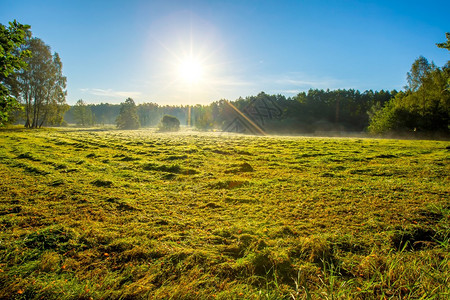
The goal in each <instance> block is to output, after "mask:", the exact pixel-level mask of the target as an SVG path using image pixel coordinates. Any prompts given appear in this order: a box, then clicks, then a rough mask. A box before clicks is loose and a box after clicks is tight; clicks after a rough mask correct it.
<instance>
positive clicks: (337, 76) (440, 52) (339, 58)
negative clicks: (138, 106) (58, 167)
mask: <svg viewBox="0 0 450 300" xmlns="http://www.w3.org/2000/svg"><path fill="white" fill-rule="evenodd" d="M449 12H450V2H449V1H432V0H431V1H414V0H413V1H395V0H394V1H392V0H390V1H384V0H380V1H350V0H349V1H346V0H342V1H332V0H331V1H321V0H309V1H306V0H296V1H294V0H292V1H288V0H278V1H276V0H274V1H264V0H260V1H253V0H240V1H238V0H215V1H214V0H209V1H201V0H198V1H194V0H191V1H190V0H184V1H181V0H180V1H177V0H165V1H157V0H155V1H137V0H123V1H118V0H108V1H100V0H88V1H85V0H76V1H63V0H60V1H46V0H40V1H31V0H21V1H17V0H12V1H10V0H0V23H2V24H7V23H8V22H10V21H12V20H14V19H16V20H17V21H18V22H20V23H22V24H29V25H31V31H32V33H33V36H35V37H38V38H40V39H42V40H43V41H44V42H45V43H46V44H48V45H49V46H50V47H51V49H52V51H53V52H57V53H58V54H59V55H60V57H61V60H62V62H63V74H64V75H65V76H66V77H67V102H68V103H69V104H70V105H73V104H75V103H76V101H77V100H78V99H83V100H84V101H85V102H87V103H102V102H103V103H121V102H123V101H125V99H126V98H128V97H131V98H133V99H134V100H135V101H136V103H143V102H154V103H158V104H160V105H166V104H170V105H188V104H189V105H193V104H209V103H211V102H214V101H218V100H220V99H227V100H235V99H237V98H239V97H244V98H245V97H246V96H252V95H257V94H258V93H260V92H261V91H264V92H265V93H267V94H282V95H285V96H287V97H292V96H295V95H297V94H298V93H299V92H302V91H305V92H307V91H308V90H309V89H330V90H333V89H357V90H360V91H364V90H370V89H371V90H381V89H384V90H393V89H396V90H401V89H403V86H404V85H405V84H406V73H407V72H408V71H409V70H410V68H411V64H412V63H413V62H414V60H415V59H417V58H418V57H419V56H420V55H422V56H424V57H426V58H427V59H428V60H429V61H433V62H434V63H435V64H436V65H437V66H440V67H441V66H443V65H444V64H445V63H446V62H447V61H448V60H450V54H449V51H447V50H444V49H439V48H437V47H436V43H439V42H444V41H445V32H450V17H449Z"/></svg>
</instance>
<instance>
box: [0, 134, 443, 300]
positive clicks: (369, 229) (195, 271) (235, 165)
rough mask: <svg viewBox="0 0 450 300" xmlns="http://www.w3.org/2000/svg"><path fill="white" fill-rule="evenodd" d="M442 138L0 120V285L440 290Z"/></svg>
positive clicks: (254, 292) (61, 292)
mask: <svg viewBox="0 0 450 300" xmlns="http://www.w3.org/2000/svg"><path fill="white" fill-rule="evenodd" d="M447 146H448V143H447V142H439V141H401V140H381V139H346V138H340V139H332V138H301V137H298V138H296V137H289V138H288V137H250V136H240V135H230V134H221V133H217V134H203V133H195V132H190V133H186V132H181V133H173V134H161V133H156V132H153V131H146V130H139V131H134V132H132V133H130V132H126V131H116V130H111V131H95V130H92V131H89V130H85V131H77V130H67V131H64V130H43V131H23V130H3V131H0V176H1V178H2V180H1V181H0V227H1V233H0V281H1V282H2V284H1V289H0V298H26V299H30V298H31V299H33V298H35V299H40V298H42V297H43V298H46V299H51V298H53V299H73V298H87V299H89V298H90V297H92V298H94V299H109V298H112V299H119V298H130V299H131V298H136V299H147V298H157V299H158V298H160V299H167V298H175V299H177V298H206V299H208V298H209V299H215V298H222V299H230V298H231V299H233V298H242V299H249V298H256V299H279V298H286V299H288V298H290V299H308V298H313V299H315V298H329V299H331V298H334V299H338V298H356V299H370V298H373V299H379V298H383V297H386V298H390V297H395V298H399V297H400V298H411V299H416V298H421V297H424V298H433V297H437V298H439V297H441V298H445V297H446V295H447V296H448V293H449V287H448V285H449V282H448V278H449V277H450V276H449V255H448V253H449V252H448V250H449V246H448V245H449V244H448V236H449V225H448V224H449V191H448V186H449V174H450V172H449V169H450V167H449V165H450V164H449V151H448V150H447V149H446V147H447Z"/></svg>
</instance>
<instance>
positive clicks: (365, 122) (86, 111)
mask: <svg viewBox="0 0 450 300" xmlns="http://www.w3.org/2000/svg"><path fill="white" fill-rule="evenodd" d="M396 94H397V92H396V91H383V90H382V91H375V92H374V91H365V92H363V93H361V92H359V91H357V90H353V89H350V90H333V91H330V90H326V91H325V90H318V89H311V90H309V91H308V92H307V93H305V92H302V93H299V94H298V95H297V96H295V97H292V98H291V97H285V96H283V95H268V94H266V93H264V92H261V93H259V94H258V95H257V96H250V97H246V98H239V99H237V100H235V101H228V100H220V101H216V102H213V103H211V104H209V105H195V106H191V107H189V106H169V105H165V106H160V105H158V104H155V103H143V104H139V105H136V113H137V116H138V119H139V123H140V127H154V126H157V125H158V124H159V122H160V120H161V119H162V117H163V116H164V115H172V116H175V117H176V118H178V119H179V120H180V123H181V124H184V125H188V118H189V115H190V125H192V126H194V127H196V128H198V129H201V130H210V129H218V130H226V131H236V132H246V133H258V132H259V130H262V131H264V132H267V133H276V132H278V133H279V132H282V133H310V132H316V131H358V132H360V131H363V130H364V129H365V128H367V127H368V126H369V112H370V109H371V108H372V107H382V106H383V105H384V104H385V103H386V102H388V101H389V100H390V99H391V98H392V97H394V96H395V95H396ZM123 105H124V103H122V104H103V103H102V104H85V103H84V101H82V100H80V101H78V103H77V104H76V105H75V106H72V107H71V108H70V109H69V110H68V111H67V113H66V114H65V116H64V118H65V120H66V122H68V123H76V124H78V125H82V126H90V125H94V124H117V120H118V117H119V114H120V110H121V107H122V106H123Z"/></svg>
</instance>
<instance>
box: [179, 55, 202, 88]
mask: <svg viewBox="0 0 450 300" xmlns="http://www.w3.org/2000/svg"><path fill="white" fill-rule="evenodd" d="M178 73H179V76H180V78H181V79H182V80H183V81H184V82H186V83H188V84H195V83H198V82H199V81H200V80H201V79H202V77H203V66H202V63H201V62H200V61H199V60H196V59H194V58H187V59H185V60H183V61H181V62H180V64H179V66H178Z"/></svg>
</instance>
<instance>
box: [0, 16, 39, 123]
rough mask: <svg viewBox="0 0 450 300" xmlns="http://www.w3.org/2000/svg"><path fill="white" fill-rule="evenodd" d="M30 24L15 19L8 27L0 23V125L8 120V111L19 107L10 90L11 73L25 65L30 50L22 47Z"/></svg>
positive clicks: (23, 67)
mask: <svg viewBox="0 0 450 300" xmlns="http://www.w3.org/2000/svg"><path fill="white" fill-rule="evenodd" d="M29 28H30V26H29V25H22V24H20V23H18V22H17V21H16V20H14V21H13V22H9V27H6V26H4V25H3V24H0V126H2V125H4V124H5V123H7V122H8V121H9V115H10V113H11V112H12V111H13V110H15V109H18V108H19V107H20V105H19V103H18V101H17V99H16V97H14V95H13V92H12V86H11V85H12V84H11V81H10V80H9V79H10V77H11V75H13V74H14V73H15V72H17V71H19V70H23V69H25V68H26V67H27V63H26V58H28V57H30V55H31V52H30V51H29V50H28V49H23V48H22V46H23V45H24V44H25V38H26V36H27V35H28V34H29V32H28V30H29Z"/></svg>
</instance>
